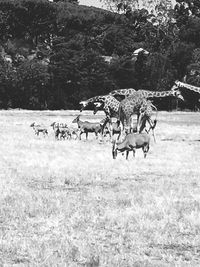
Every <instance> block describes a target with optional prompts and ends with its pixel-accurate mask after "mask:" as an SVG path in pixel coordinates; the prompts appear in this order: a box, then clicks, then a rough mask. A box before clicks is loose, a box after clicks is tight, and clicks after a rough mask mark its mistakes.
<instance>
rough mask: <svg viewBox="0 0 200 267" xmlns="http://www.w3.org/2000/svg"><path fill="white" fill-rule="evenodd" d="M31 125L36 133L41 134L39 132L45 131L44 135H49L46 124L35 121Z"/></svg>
mask: <svg viewBox="0 0 200 267" xmlns="http://www.w3.org/2000/svg"><path fill="white" fill-rule="evenodd" d="M30 127H32V128H33V130H34V132H35V135H37V136H39V133H43V136H44V137H45V136H46V135H48V131H47V129H46V128H45V127H44V126H41V125H39V124H38V125H36V124H35V122H33V123H32V124H31V125H30Z"/></svg>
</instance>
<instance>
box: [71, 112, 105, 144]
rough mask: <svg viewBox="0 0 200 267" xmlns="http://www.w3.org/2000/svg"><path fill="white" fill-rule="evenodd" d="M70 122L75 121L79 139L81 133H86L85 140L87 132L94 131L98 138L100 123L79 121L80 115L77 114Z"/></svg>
mask: <svg viewBox="0 0 200 267" xmlns="http://www.w3.org/2000/svg"><path fill="white" fill-rule="evenodd" d="M72 123H77V125H78V128H79V130H80V134H79V139H80V140H81V135H82V134H83V133H85V134H86V140H87V139H88V133H95V136H96V138H98V133H101V129H102V127H101V125H100V123H96V122H88V121H81V120H80V115H78V116H77V117H76V118H75V119H74V120H73V121H72Z"/></svg>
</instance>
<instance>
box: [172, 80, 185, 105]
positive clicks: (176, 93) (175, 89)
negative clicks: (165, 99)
mask: <svg viewBox="0 0 200 267" xmlns="http://www.w3.org/2000/svg"><path fill="white" fill-rule="evenodd" d="M171 91H172V93H173V95H174V96H175V97H177V98H178V99H181V100H182V101H184V98H183V96H182V94H181V91H180V90H179V87H178V85H177V84H176V82H175V84H174V85H173V86H172V88H171Z"/></svg>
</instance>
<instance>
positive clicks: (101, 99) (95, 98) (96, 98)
mask: <svg viewBox="0 0 200 267" xmlns="http://www.w3.org/2000/svg"><path fill="white" fill-rule="evenodd" d="M98 101H101V102H104V101H105V97H104V96H95V97H91V98H89V99H88V100H87V104H89V103H93V102H98Z"/></svg>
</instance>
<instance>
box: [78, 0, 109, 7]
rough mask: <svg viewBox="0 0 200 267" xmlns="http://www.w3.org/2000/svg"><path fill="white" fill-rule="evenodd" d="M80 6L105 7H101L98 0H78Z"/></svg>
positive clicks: (101, 4)
mask: <svg viewBox="0 0 200 267" xmlns="http://www.w3.org/2000/svg"><path fill="white" fill-rule="evenodd" d="M79 4H80V5H86V6H95V7H100V8H105V5H103V3H102V2H100V1H99V0H79Z"/></svg>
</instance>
